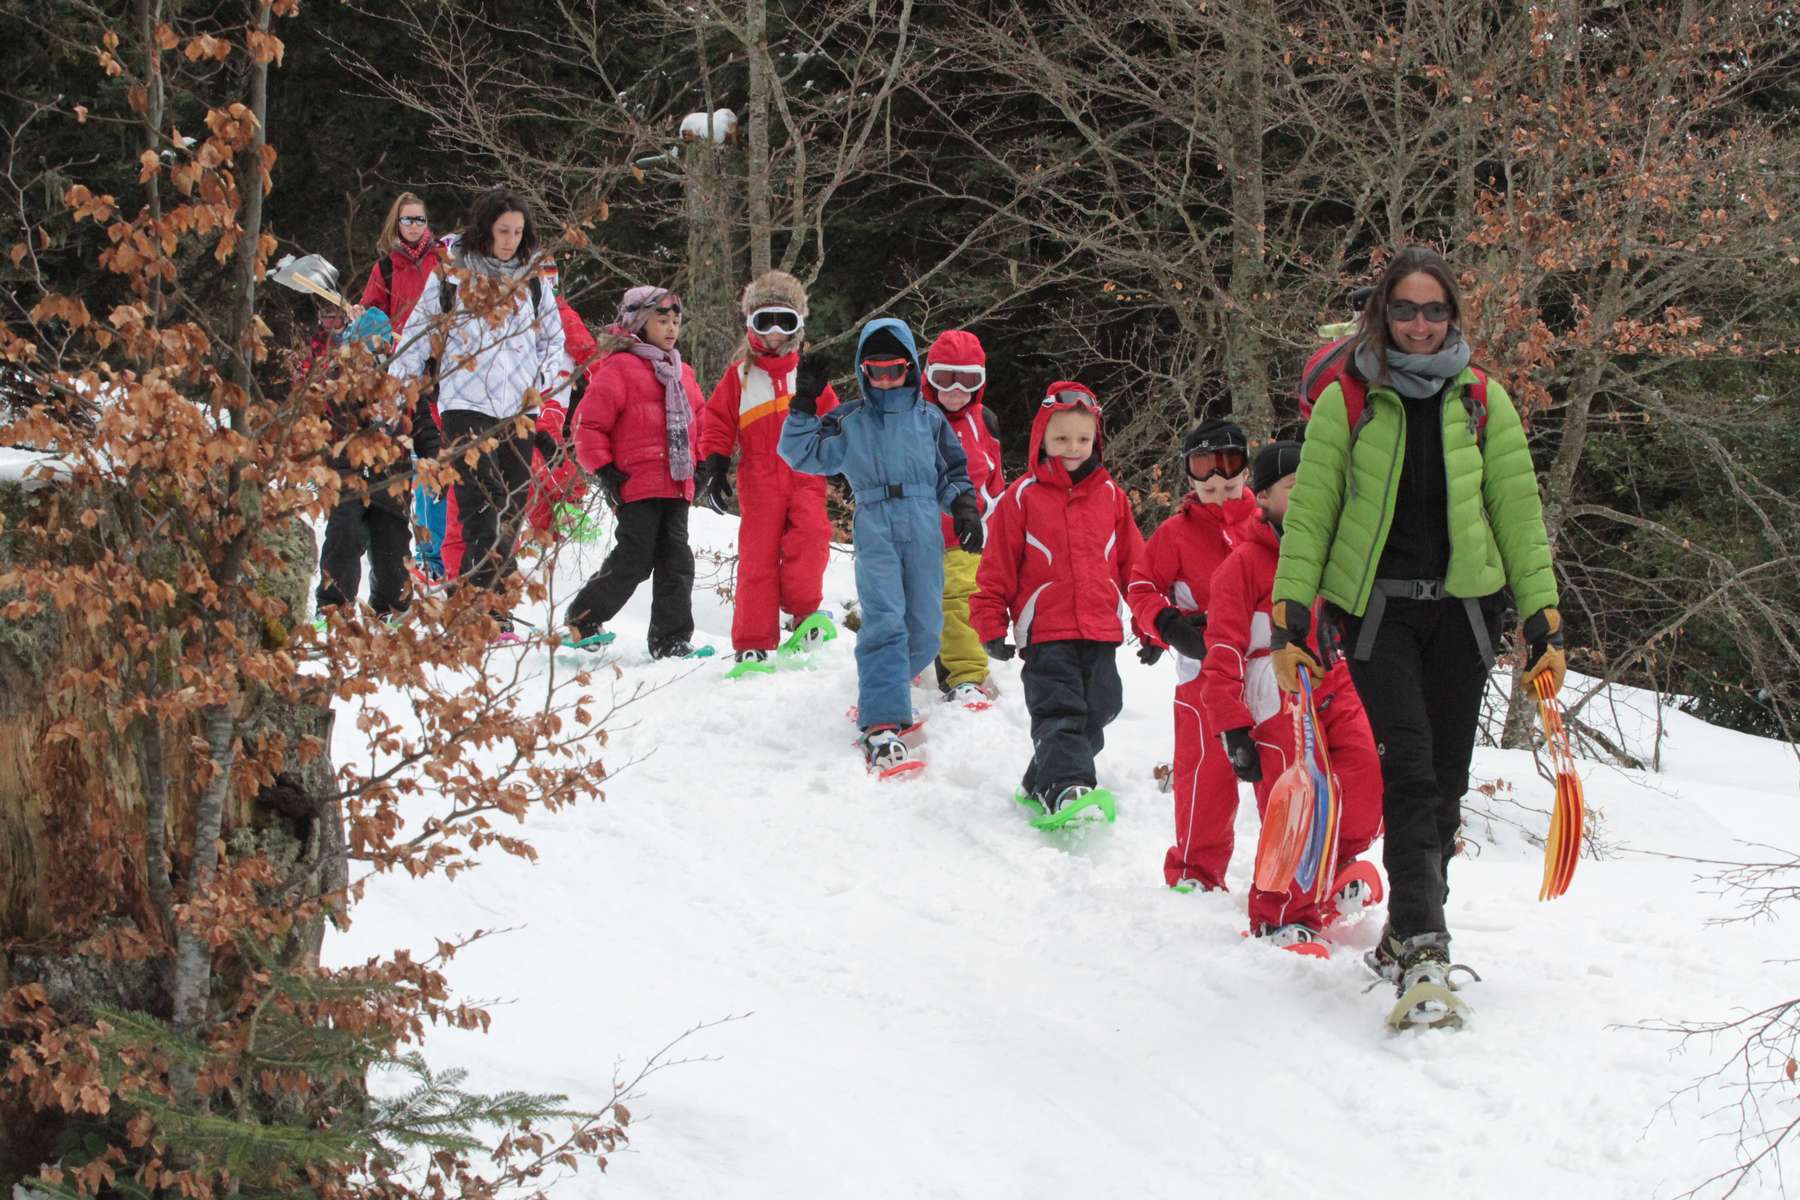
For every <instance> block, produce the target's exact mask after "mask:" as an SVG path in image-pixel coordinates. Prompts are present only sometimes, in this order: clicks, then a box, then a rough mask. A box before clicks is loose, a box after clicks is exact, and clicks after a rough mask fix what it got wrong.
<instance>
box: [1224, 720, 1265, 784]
mask: <svg viewBox="0 0 1800 1200" xmlns="http://www.w3.org/2000/svg"><path fill="white" fill-rule="evenodd" d="M1219 740H1220V741H1222V742H1224V743H1225V753H1226V754H1227V755H1228V756H1229V757H1230V758H1231V769H1232V771H1233V772H1234V773H1235V774H1236V775H1237V777H1238V778H1239V779H1241V780H1243V781H1244V782H1245V783H1261V782H1262V755H1260V754H1258V753H1257V752H1256V741H1255V739H1254V738H1252V737H1251V736H1250V727H1249V726H1248V725H1246V726H1244V727H1243V728H1242V729H1227V730H1226V731H1225V732H1224V733H1221V734H1220V735H1219Z"/></svg>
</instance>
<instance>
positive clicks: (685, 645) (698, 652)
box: [650, 638, 713, 658]
mask: <svg viewBox="0 0 1800 1200" xmlns="http://www.w3.org/2000/svg"><path fill="white" fill-rule="evenodd" d="M712 656H713V648H712V647H711V646H696V645H694V643H692V642H690V641H688V640H687V639H686V638H676V639H675V640H674V641H672V642H664V643H663V644H662V645H660V646H652V647H650V657H651V658H711V657H712Z"/></svg>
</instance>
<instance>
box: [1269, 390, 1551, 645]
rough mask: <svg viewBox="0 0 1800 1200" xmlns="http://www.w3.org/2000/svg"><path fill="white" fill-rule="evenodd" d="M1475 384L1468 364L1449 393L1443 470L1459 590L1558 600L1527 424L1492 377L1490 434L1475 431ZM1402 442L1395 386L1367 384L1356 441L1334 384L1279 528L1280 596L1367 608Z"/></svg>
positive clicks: (1525, 610)
mask: <svg viewBox="0 0 1800 1200" xmlns="http://www.w3.org/2000/svg"><path fill="white" fill-rule="evenodd" d="M1475 382H1476V376H1475V373H1474V372H1473V371H1470V370H1464V371H1463V373H1462V374H1461V375H1460V376H1458V377H1457V378H1456V380H1455V381H1454V382H1452V383H1451V385H1450V387H1449V388H1448V389H1446V390H1445V392H1444V407H1443V424H1444V467H1445V470H1446V472H1447V473H1448V475H1449V479H1448V484H1449V488H1448V494H1449V497H1450V521H1449V525H1450V569H1449V571H1448V573H1447V574H1446V576H1445V579H1444V590H1445V591H1446V592H1448V593H1449V594H1450V595H1452V596H1464V597H1481V596H1488V595H1492V594H1493V593H1494V592H1497V591H1499V590H1500V589H1501V588H1502V587H1505V586H1507V585H1509V584H1510V585H1511V586H1512V590H1513V597H1514V600H1515V601H1516V603H1517V605H1518V610H1519V612H1520V613H1521V614H1522V615H1525V616H1529V615H1531V614H1533V613H1535V612H1537V611H1538V610H1539V609H1541V608H1545V607H1547V606H1550V605H1554V604H1556V602H1557V598H1556V572H1555V570H1554V568H1553V567H1552V566H1551V564H1550V544H1549V538H1548V536H1547V535H1546V533H1545V531H1544V510H1543V505H1542V502H1541V501H1540V500H1539V499H1538V488H1537V475H1536V473H1535V472H1534V471H1533V470H1532V466H1531V451H1530V450H1529V449H1528V448H1527V447H1526V445H1525V427H1524V425H1523V424H1521V423H1520V421H1519V413H1518V410H1517V409H1515V408H1514V407H1513V402H1512V397H1510V396H1508V395H1507V394H1506V391H1505V389H1503V388H1502V387H1501V386H1500V385H1499V384H1498V383H1495V382H1494V381H1493V380H1492V379H1490V380H1488V385H1487V412H1488V417H1487V437H1486V445H1485V447H1483V446H1482V445H1481V444H1480V443H1479V442H1478V441H1477V439H1476V430H1475V427H1474V422H1473V420H1472V418H1471V417H1470V415H1469V410H1468V409H1467V408H1465V407H1464V405H1463V389H1464V388H1466V387H1468V386H1469V385H1471V384H1473V383H1475ZM1405 446H1406V408H1405V406H1404V405H1403V404H1402V403H1401V400H1400V397H1399V396H1397V395H1395V393H1394V392H1393V390H1392V389H1391V388H1386V387H1370V389H1369V395H1368V401H1367V407H1366V409H1365V412H1364V420H1363V426H1362V430H1361V432H1359V433H1358V434H1357V436H1356V441H1355V445H1354V446H1352V445H1351V442H1350V427H1349V423H1348V420H1347V414H1346V412H1345V409H1344V394H1343V392H1342V391H1341V390H1340V389H1339V388H1338V385H1337V384H1335V383H1334V384H1332V385H1331V386H1330V387H1327V388H1326V389H1325V391H1324V393H1323V394H1322V395H1320V397H1319V400H1318V403H1317V404H1316V405H1315V406H1314V408H1313V414H1312V419H1311V420H1310V421H1308V422H1307V425H1306V443H1305V446H1304V448H1303V449H1302V451H1301V454H1300V474H1299V476H1298V478H1296V479H1295V480H1294V491H1293V495H1292V496H1291V497H1290V499H1289V501H1288V514H1287V519H1286V521H1284V522H1283V529H1282V536H1281V564H1280V566H1279V567H1277V569H1276V572H1275V591H1274V596H1273V598H1274V599H1276V600H1291V601H1294V602H1295V603H1297V604H1300V605H1302V606H1310V605H1311V604H1312V602H1313V598H1314V597H1315V596H1324V597H1325V599H1327V600H1329V601H1330V602H1331V603H1333V604H1335V605H1337V606H1338V607H1339V608H1342V609H1343V610H1344V611H1345V612H1348V613H1351V614H1353V615H1356V616H1361V615H1362V613H1363V610H1364V609H1365V608H1366V607H1367V606H1368V603H1369V593H1370V591H1371V590H1372V589H1373V588H1374V584H1375V567H1376V564H1377V563H1378V562H1379V561H1380V560H1381V549H1382V547H1383V546H1384V545H1385V544H1386V542H1387V536H1388V530H1389V528H1390V527H1391V526H1392V525H1393V522H1394V497H1395V492H1396V487H1395V485H1396V484H1397V483H1398V482H1399V478H1400V466H1401V463H1402V461H1403V459H1404V454H1405Z"/></svg>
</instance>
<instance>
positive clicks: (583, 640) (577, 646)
mask: <svg viewBox="0 0 1800 1200" xmlns="http://www.w3.org/2000/svg"><path fill="white" fill-rule="evenodd" d="M616 636H617V635H616V634H614V633H613V632H612V631H611V630H609V629H596V630H595V631H594V632H593V633H587V634H584V633H582V632H581V631H580V630H579V629H577V630H575V631H574V632H573V633H571V634H570V635H568V636H565V637H563V638H560V639H559V640H558V641H557V643H556V649H558V650H574V651H578V652H579V653H582V654H598V653H600V651H602V650H604V649H605V648H606V647H608V646H610V645H612V641H613V638H614V637H616Z"/></svg>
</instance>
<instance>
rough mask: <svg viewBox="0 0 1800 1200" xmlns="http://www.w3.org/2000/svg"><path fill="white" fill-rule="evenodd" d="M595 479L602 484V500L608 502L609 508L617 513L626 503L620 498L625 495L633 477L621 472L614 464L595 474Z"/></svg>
mask: <svg viewBox="0 0 1800 1200" xmlns="http://www.w3.org/2000/svg"><path fill="white" fill-rule="evenodd" d="M595 478H596V479H597V480H598V481H599V484H600V496H601V498H602V499H604V500H605V501H606V503H607V507H609V508H612V509H614V510H615V511H616V510H617V509H618V507H619V505H621V504H623V503H624V501H623V500H622V499H620V497H621V496H622V495H623V494H624V491H625V483H626V481H627V480H629V479H630V478H631V476H629V475H627V474H626V473H625V472H623V471H621V470H619V468H618V467H617V466H615V465H614V464H612V463H607V464H606V465H605V466H604V467H601V468H600V470H599V471H597V472H596V473H595Z"/></svg>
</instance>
